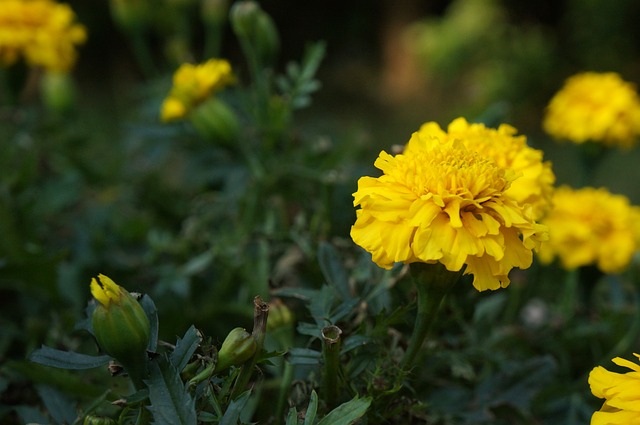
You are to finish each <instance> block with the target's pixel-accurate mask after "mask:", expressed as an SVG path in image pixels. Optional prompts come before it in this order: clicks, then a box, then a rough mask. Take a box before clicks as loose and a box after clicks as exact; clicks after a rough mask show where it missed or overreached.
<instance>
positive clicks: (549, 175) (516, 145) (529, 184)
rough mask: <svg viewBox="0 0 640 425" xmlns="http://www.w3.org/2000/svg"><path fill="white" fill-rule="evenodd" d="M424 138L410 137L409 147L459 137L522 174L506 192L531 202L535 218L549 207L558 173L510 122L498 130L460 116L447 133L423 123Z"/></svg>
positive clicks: (438, 127) (432, 124) (523, 202)
mask: <svg viewBox="0 0 640 425" xmlns="http://www.w3.org/2000/svg"><path fill="white" fill-rule="evenodd" d="M418 132H419V133H420V134H421V135H422V136H423V137H422V138H414V139H411V141H410V142H409V144H408V145H407V147H406V149H407V150H411V149H413V148H414V145H413V143H412V142H417V141H421V140H425V138H426V139H429V138H437V139H439V140H450V139H451V140H452V139H458V140H461V141H462V143H463V144H464V145H465V146H466V147H467V149H469V150H472V151H474V152H478V153H479V154H481V155H484V156H487V157H490V158H492V159H493V160H494V161H495V162H496V164H497V165H498V166H499V167H502V168H508V169H511V170H514V171H515V172H517V173H518V174H519V177H518V178H517V179H515V180H514V181H512V182H511V185H510V186H509V188H508V189H507V190H506V191H505V194H506V195H507V196H509V197H511V198H513V199H515V200H516V201H518V203H520V204H521V205H525V204H528V205H531V207H532V208H533V210H534V216H535V218H536V219H538V218H540V217H541V216H542V214H544V212H545V211H546V210H547V209H548V207H549V205H550V202H551V195H552V193H553V184H554V183H555V175H554V173H553V171H552V170H551V162H549V161H546V162H543V160H542V157H543V153H542V151H540V150H537V149H533V148H531V147H529V146H528V145H527V138H526V136H523V135H517V132H518V130H516V129H515V128H514V127H512V126H510V125H508V124H501V125H500V126H499V127H498V128H497V129H493V128H487V127H486V126H485V125H484V124H479V123H471V124H470V123H468V122H467V120H465V119H464V118H458V119H456V120H454V121H452V122H451V124H449V126H448V127H447V131H446V132H445V131H444V130H443V129H441V128H440V126H439V125H438V124H437V123H435V122H428V123H425V124H423V125H422V126H421V127H420V130H419V131H418Z"/></svg>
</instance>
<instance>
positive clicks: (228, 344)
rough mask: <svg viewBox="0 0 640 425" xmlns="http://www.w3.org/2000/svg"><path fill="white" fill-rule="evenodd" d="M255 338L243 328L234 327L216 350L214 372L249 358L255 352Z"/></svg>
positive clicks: (239, 363)
mask: <svg viewBox="0 0 640 425" xmlns="http://www.w3.org/2000/svg"><path fill="white" fill-rule="evenodd" d="M256 350H257V343H256V340H255V339H254V338H253V336H251V334H250V333H249V332H247V331H246V330H245V329H243V328H235V329H233V330H232V331H231V332H229V335H227V338H226V339H225V340H224V342H223V343H222V347H220V350H219V351H218V362H217V363H216V368H215V371H216V372H220V371H223V370H225V369H227V368H229V367H231V366H239V365H241V364H242V363H244V362H246V361H247V360H249V359H250V358H251V357H253V355H254V354H255V353H256Z"/></svg>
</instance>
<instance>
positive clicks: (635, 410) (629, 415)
mask: <svg viewBox="0 0 640 425" xmlns="http://www.w3.org/2000/svg"><path fill="white" fill-rule="evenodd" d="M634 356H636V357H637V358H638V359H640V355H638V354H635V353H634ZM612 361H613V362H614V363H615V364H617V365H618V366H622V367H626V368H629V369H631V371H630V372H627V373H616V372H610V371H608V370H607V369H605V368H603V367H602V366H597V367H595V368H594V369H593V370H592V371H591V373H590V374H589V386H590V387H591V392H592V393H593V395H594V396H596V397H598V398H603V399H604V404H603V405H602V407H601V408H600V410H599V411H597V412H595V413H594V414H593V416H592V417H591V425H629V424H640V365H638V364H637V363H634V362H631V361H629V360H626V359H623V358H620V357H616V358H615V359H613V360H612Z"/></svg>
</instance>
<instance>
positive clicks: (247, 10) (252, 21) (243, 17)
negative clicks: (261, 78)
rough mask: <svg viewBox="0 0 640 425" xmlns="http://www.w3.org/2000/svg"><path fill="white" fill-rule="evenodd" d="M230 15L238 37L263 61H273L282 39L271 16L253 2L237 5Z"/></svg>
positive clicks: (243, 2) (242, 2)
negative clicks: (251, 47)
mask: <svg viewBox="0 0 640 425" xmlns="http://www.w3.org/2000/svg"><path fill="white" fill-rule="evenodd" d="M229 14H230V19H231V25H232V26H233V30H234V32H235V33H236V35H237V36H238V37H239V38H241V39H244V40H245V41H246V42H247V43H249V44H250V45H251V46H253V48H254V49H255V53H256V54H257V55H258V56H259V58H260V59H261V60H262V61H269V60H273V59H274V58H275V56H276V54H277V52H278V49H279V47H280V38H279V36H278V30H277V29H276V26H275V24H274V22H273V20H272V19H271V16H269V15H268V14H267V13H266V12H265V11H264V10H262V9H261V8H260V5H258V3H256V2H255V1H251V0H245V1H239V2H237V3H235V4H234V5H233V6H232V7H231V11H230V13H229Z"/></svg>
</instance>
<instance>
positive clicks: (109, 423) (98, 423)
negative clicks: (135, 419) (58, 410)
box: [82, 415, 117, 425]
mask: <svg viewBox="0 0 640 425" xmlns="http://www.w3.org/2000/svg"><path fill="white" fill-rule="evenodd" d="M116 423H117V422H116V421H114V420H113V419H111V418H107V417H104V416H93V415H87V416H85V417H84V420H83V421H82V424H83V425H116Z"/></svg>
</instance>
